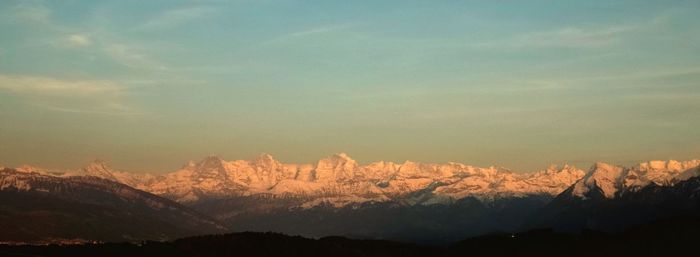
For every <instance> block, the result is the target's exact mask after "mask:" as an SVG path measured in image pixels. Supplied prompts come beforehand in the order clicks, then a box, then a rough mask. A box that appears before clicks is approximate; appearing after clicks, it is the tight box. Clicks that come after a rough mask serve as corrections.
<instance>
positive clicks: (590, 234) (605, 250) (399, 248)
mask: <svg viewBox="0 0 700 257" xmlns="http://www.w3.org/2000/svg"><path fill="white" fill-rule="evenodd" d="M698 233H700V219H699V217H697V216H686V217H676V218H673V219H665V220H660V221H656V222H654V223H651V224H647V225H643V226H638V227H633V228H630V229H629V230H627V231H625V232H623V233H614V234H611V233H603V232H594V231H589V230H586V231H583V233H580V234H563V233H556V232H553V231H552V230H535V231H530V232H526V233H521V234H515V235H513V234H501V235H490V236H482V237H476V238H471V239H467V240H463V241H460V242H457V243H454V244H452V245H451V246H449V247H435V246H420V245H416V244H409V243H398V242H390V241H382V240H353V239H347V238H343V237H325V238H321V239H308V238H304V237H300V236H286V235H282V234H277V233H252V232H246V233H234V234H227V235H212V236H198V237H190V238H183V239H179V240H175V241H172V242H166V243H163V242H144V243H142V244H138V245H137V244H127V243H121V244H119V243H108V244H98V245H68V246H58V245H51V246H8V245H0V256H71V257H73V256H77V257H80V256H105V257H110V256H149V257H152V256H173V257H179V256H183V257H184V256H197V257H209V256H212V257H213V256H246V257H258V256H339V257H354V256H377V257H382V256H386V257H390V256H407V257H411V256H427V257H440V256H449V257H452V256H557V257H558V256H574V257H575V256H686V255H692V254H693V253H694V250H695V244H696V242H697V234H698Z"/></svg>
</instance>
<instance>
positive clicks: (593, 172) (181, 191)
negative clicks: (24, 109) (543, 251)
mask: <svg viewBox="0 0 700 257" xmlns="http://www.w3.org/2000/svg"><path fill="white" fill-rule="evenodd" d="M698 166H700V160H693V161H684V162H678V161H650V162H645V163H641V164H639V165H638V166H637V167H634V168H624V167H619V166H615V165H610V164H606V163H596V164H595V165H593V167H592V168H591V169H590V170H589V171H588V172H584V171H583V170H580V169H577V168H576V167H573V166H569V165H564V166H560V167H558V166H550V167H549V168H547V169H546V170H543V171H539V172H532V173H518V172H513V171H510V170H507V169H503V168H498V167H488V168H481V167H474V166H469V165H465V164H461V163H454V162H449V163H444V164H433V163H419V162H412V161H405V162H404V163H400V164H397V163H393V162H385V161H379V162H373V163H370V164H367V165H359V164H358V163H357V161H355V160H353V159H352V158H351V157H350V156H348V155H347V154H345V153H339V154H335V155H332V156H329V157H327V158H323V159H321V160H319V161H318V162H316V163H315V164H289V163H281V162H279V161H277V160H276V159H274V157H272V156H271V155H269V154H261V155H260V156H257V157H256V158H253V159H252V160H234V161H226V160H223V159H221V158H219V157H216V156H208V157H206V158H204V159H202V160H200V161H197V162H195V161H190V162H188V163H187V164H185V165H184V166H183V167H182V168H181V169H179V170H177V171H175V172H172V173H167V174H164V175H150V174H133V173H129V172H122V171H115V170H113V169H112V168H111V167H109V165H108V164H107V163H106V162H104V161H101V160H95V161H94V162H92V163H90V164H88V165H87V166H85V167H83V168H82V169H80V170H78V171H75V172H65V173H53V174H54V175H55V174H62V175H60V176H95V177H100V178H105V179H109V180H113V181H118V182H120V183H123V184H126V185H129V186H132V187H135V188H138V189H141V190H144V191H148V192H151V193H154V194H157V195H161V196H165V197H168V198H171V199H174V200H176V201H179V202H196V201H198V200H202V199H210V198H227V197H235V196H253V195H261V196H266V197H291V198H295V199H298V200H300V201H302V202H304V204H302V206H306V207H311V206H315V205H319V204H331V205H334V206H345V205H347V204H352V203H363V202H386V201H392V200H398V201H400V202H404V203H407V204H436V203H449V202H453V201H455V200H458V199H462V198H465V197H476V198H478V199H481V200H482V201H488V200H492V199H496V198H501V197H524V196H528V195H551V196H555V195H557V194H559V193H561V192H563V191H564V190H566V189H567V188H569V187H572V190H571V192H572V195H574V196H576V197H578V198H587V197H591V196H593V195H594V194H597V193H600V194H601V195H602V197H605V198H612V197H614V196H615V195H617V194H620V193H623V192H625V191H630V190H637V189H639V188H641V187H644V186H646V185H648V184H649V183H655V184H658V185H667V184H673V183H676V182H678V181H683V180H685V179H688V178H690V177H694V176H697V175H699V174H700V171H699V170H698ZM18 170H22V171H26V172H41V173H42V174H49V173H50V172H49V171H48V170H43V169H39V168H36V167H31V166H27V167H24V168H19V169H18Z"/></svg>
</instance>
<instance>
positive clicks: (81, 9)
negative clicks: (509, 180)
mask: <svg viewBox="0 0 700 257" xmlns="http://www.w3.org/2000/svg"><path fill="white" fill-rule="evenodd" d="M0 33H1V34H2V36H0V119H1V120H2V126H1V127H0V142H2V145H1V146H0V164H3V165H7V166H16V165H19V164H23V163H33V164H37V165H40V166H46V167H56V168H58V167H79V166H81V165H82V164H83V163H86V162H87V161H89V160H90V159H93V158H98V157H99V158H104V159H107V160H109V161H111V162H112V163H113V165H114V166H116V167H117V168H121V169H127V170H137V171H156V172H160V171H169V170H173V169H175V168H177V167H178V166H179V165H180V164H181V163H183V162H185V161H186V160H189V159H197V158H200V157H202V156H204V155H208V154H215V155H219V156H222V157H224V158H227V159H245V158H251V157H253V156H255V155H257V154H258V153H261V152H266V153H270V154H272V155H274V156H276V157H277V158H278V159H280V160H282V161H285V162H312V161H314V160H317V159H319V158H321V157H323V156H327V155H330V154H332V153H335V152H347V153H348V154H349V155H350V156H352V157H354V158H355V159H357V160H358V161H360V162H362V163H367V162H370V161H374V160H390V161H396V162H402V161H404V160H406V159H411V160H415V161H425V162H446V161H457V162H464V163H468V164H473V165H480V166H488V165H498V166H505V167H509V168H512V169H516V170H523V171H530V170H537V169H542V168H544V167H546V166H547V165H548V164H550V163H571V164H574V165H577V166H581V167H584V168H585V167H587V166H588V165H590V164H591V163H592V162H594V161H607V162H611V163H617V164H626V165H629V164H633V163H636V162H639V161H643V160H648V159H671V158H673V159H692V158H700V144H698V142H699V141H700V130H699V129H698V128H699V127H700V111H698V110H700V2H698V1H265V0H263V1H250V0H244V1H206V0H202V1H78V0H74V1H68V0H66V1H2V2H0Z"/></svg>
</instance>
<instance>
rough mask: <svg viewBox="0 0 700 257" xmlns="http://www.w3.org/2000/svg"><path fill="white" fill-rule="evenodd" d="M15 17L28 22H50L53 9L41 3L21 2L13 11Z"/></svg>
mask: <svg viewBox="0 0 700 257" xmlns="http://www.w3.org/2000/svg"><path fill="white" fill-rule="evenodd" d="M10 13H11V14H12V16H13V17H15V18H17V19H20V20H22V21H27V22H35V23H48V22H50V19H51V9H49V8H47V7H46V6H44V5H41V4H29V3H20V4H18V5H16V6H14V7H13V8H11V12H10Z"/></svg>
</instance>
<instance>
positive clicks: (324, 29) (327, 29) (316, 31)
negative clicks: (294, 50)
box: [260, 23, 358, 46]
mask: <svg viewBox="0 0 700 257" xmlns="http://www.w3.org/2000/svg"><path fill="white" fill-rule="evenodd" d="M357 25H358V24H357V23H342V24H330V25H324V26H318V27H313V28H309V29H305V30H300V31H295V32H290V33H287V34H282V35H280V36H278V37H275V38H273V39H270V40H267V41H264V42H262V43H260V45H261V46H265V45H272V44H277V43H283V42H286V41H289V40H294V39H298V38H302V37H308V36H315V35H322V34H328V33H333V32H339V31H343V30H347V29H350V28H353V27H356V26H357Z"/></svg>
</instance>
